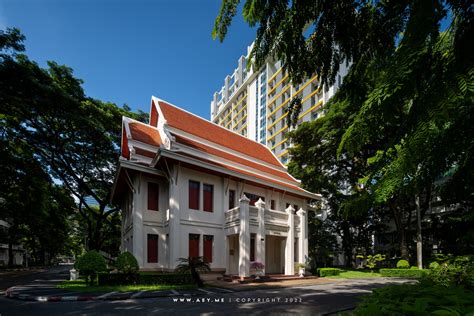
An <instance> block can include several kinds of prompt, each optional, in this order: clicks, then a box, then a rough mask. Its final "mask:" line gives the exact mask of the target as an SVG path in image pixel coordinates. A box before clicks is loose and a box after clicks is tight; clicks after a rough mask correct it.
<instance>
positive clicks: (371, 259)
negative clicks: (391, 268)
mask: <svg viewBox="0 0 474 316" xmlns="http://www.w3.org/2000/svg"><path fill="white" fill-rule="evenodd" d="M357 258H360V259H364V260H365V261H366V264H365V267H366V268H369V269H370V270H371V271H372V270H373V269H375V267H376V266H377V265H378V264H379V262H383V261H385V255H381V254H379V253H378V254H376V255H368V256H367V257H364V256H363V255H358V256H357Z"/></svg>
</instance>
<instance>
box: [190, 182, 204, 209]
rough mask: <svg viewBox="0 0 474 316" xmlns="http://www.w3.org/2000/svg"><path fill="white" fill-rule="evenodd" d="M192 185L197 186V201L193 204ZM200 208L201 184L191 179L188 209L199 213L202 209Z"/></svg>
mask: <svg viewBox="0 0 474 316" xmlns="http://www.w3.org/2000/svg"><path fill="white" fill-rule="evenodd" d="M191 184H197V194H196V196H195V198H196V199H197V201H194V202H192V200H191ZM193 189H196V188H193ZM194 206H196V207H197V208H195V207H194ZM200 206H201V182H199V181H196V180H191V179H190V180H189V181H188V208H189V209H190V210H196V211H199V210H200V209H201V207H200Z"/></svg>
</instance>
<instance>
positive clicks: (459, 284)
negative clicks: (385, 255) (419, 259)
mask: <svg viewBox="0 0 474 316" xmlns="http://www.w3.org/2000/svg"><path fill="white" fill-rule="evenodd" d="M375 268H376V267H375V266H373V267H372V269H367V270H360V271H357V270H347V269H339V268H320V269H318V273H319V275H320V276H322V277H329V278H348V279H350V278H369V277H401V278H414V279H417V281H418V282H417V283H416V284H403V285H393V286H388V287H384V288H380V289H376V290H374V291H373V293H372V294H369V295H367V296H365V297H363V298H362V301H361V302H360V303H359V304H358V306H357V308H356V309H355V310H354V311H353V315H474V256H452V255H438V256H437V257H436V258H435V260H433V261H432V262H431V263H430V264H429V267H428V269H418V268H416V267H410V265H409V263H408V261H406V260H399V261H398V262H397V267H396V268H382V269H379V270H378V272H377V270H376V269H375Z"/></svg>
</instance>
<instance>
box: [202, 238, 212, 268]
mask: <svg viewBox="0 0 474 316" xmlns="http://www.w3.org/2000/svg"><path fill="white" fill-rule="evenodd" d="M213 240H214V236H210V235H204V260H206V262H209V263H210V262H212V242H213Z"/></svg>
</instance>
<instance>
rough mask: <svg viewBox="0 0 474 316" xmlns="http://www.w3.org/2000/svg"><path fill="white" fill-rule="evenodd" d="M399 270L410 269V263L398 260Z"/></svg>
mask: <svg viewBox="0 0 474 316" xmlns="http://www.w3.org/2000/svg"><path fill="white" fill-rule="evenodd" d="M397 269H410V263H408V261H407V260H405V259H402V260H398V262H397Z"/></svg>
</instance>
